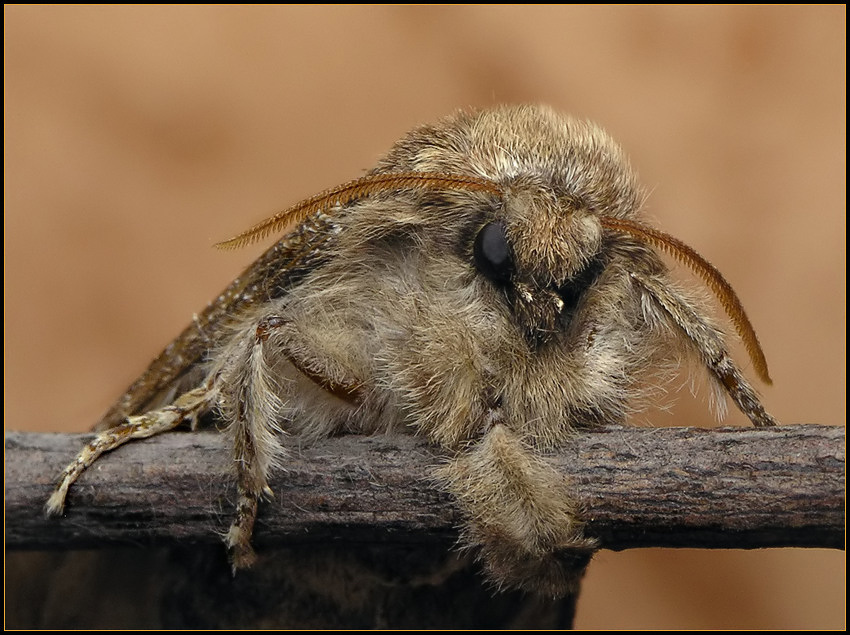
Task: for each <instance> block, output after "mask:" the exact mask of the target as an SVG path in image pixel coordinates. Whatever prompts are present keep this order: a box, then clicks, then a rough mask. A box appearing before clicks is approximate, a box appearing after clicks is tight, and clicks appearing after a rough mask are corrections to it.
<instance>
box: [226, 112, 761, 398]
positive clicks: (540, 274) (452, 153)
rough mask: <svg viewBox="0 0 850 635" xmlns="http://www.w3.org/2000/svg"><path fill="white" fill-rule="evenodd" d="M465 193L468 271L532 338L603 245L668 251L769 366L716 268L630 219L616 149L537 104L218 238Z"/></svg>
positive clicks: (635, 198) (458, 124)
mask: <svg viewBox="0 0 850 635" xmlns="http://www.w3.org/2000/svg"><path fill="white" fill-rule="evenodd" d="M411 191H414V192H416V191H418V192H435V191H436V192H459V193H462V192H468V193H475V195H476V196H477V197H478V199H481V198H482V197H481V196H480V195H481V194H482V193H483V194H484V197H483V198H485V199H486V200H488V201H489V202H490V204H489V206H488V208H487V209H486V210H483V211H482V214H481V216H480V219H479V220H480V223H479V224H478V226H476V227H475V228H474V234H473V236H474V237H473V239H472V245H471V254H470V256H471V266H472V267H474V269H475V271H476V272H477V274H478V275H481V276H482V277H484V278H486V279H487V280H488V281H489V282H490V283H492V284H493V285H496V286H497V287H498V288H499V289H500V290H502V291H503V292H504V294H505V297H506V298H507V300H508V302H509V304H510V307H511V310H512V311H513V313H514V315H515V317H516V322H517V323H518V324H519V325H521V327H522V328H523V329H524V331H525V334H526V336H527V339H528V340H529V341H530V342H532V343H533V344H535V345H539V344H541V343H543V342H545V341H546V340H547V338H548V336H549V335H550V334H551V333H553V332H555V331H557V330H559V329H563V328H564V327H565V325H566V324H567V323H568V322H569V320H570V318H571V317H572V315H573V313H574V312H575V311H576V310H577V307H579V306H580V303H581V302H582V299H583V298H584V297H585V295H586V293H587V291H588V289H589V288H590V287H591V286H592V285H593V284H594V283H595V281H596V280H597V278H598V277H599V275H600V274H601V272H602V271H603V270H604V268H605V265H606V254H605V249H604V245H605V244H606V240H608V239H612V238H613V239H615V240H616V238H617V237H619V238H620V239H622V238H623V237H627V238H628V240H632V241H638V242H640V243H642V244H643V245H645V246H650V247H654V248H656V249H658V250H661V251H666V252H667V253H669V254H671V255H673V256H674V257H675V258H677V259H678V260H680V261H681V262H683V263H684V264H686V265H688V266H689V267H690V268H691V269H693V270H694V271H695V272H696V273H697V275H699V276H700V277H701V278H702V279H703V281H704V282H705V283H706V284H707V286H708V287H709V288H710V289H711V290H712V291H713V292H714V293H715V294H716V295H717V297H718V298H719V300H720V302H721V304H722V305H723V307H724V309H725V310H726V312H727V314H728V315H729V316H730V318H731V320H732V322H733V324H734V325H735V328H736V329H737V331H738V333H739V334H740V335H741V337H742V339H743V341H744V343H745V346H746V347H747V350H748V352H749V354H750V357H751V359H752V361H753V364H754V367H755V369H756V371H757V372H758V374H759V376H760V377H761V378H762V379H763V380H765V381H766V382H768V383H769V382H770V378H769V375H768V371H767V363H766V361H765V358H764V354H763V352H762V350H761V347H760V345H759V342H758V339H757V337H756V335H755V330H754V329H753V327H752V325H751V323H750V321H749V319H748V318H747V316H746V313H745V312H744V309H743V306H742V305H741V302H740V300H739V299H738V297H737V295H736V294H735V292H734V291H733V290H732V287H731V286H730V285H729V284H728V283H727V282H726V280H725V279H724V278H723V276H722V275H721V274H720V272H719V271H718V270H717V269H716V268H714V267H713V266H712V265H711V264H710V263H709V262H707V261H706V260H705V259H704V258H702V257H701V256H700V255H699V254H698V253H697V252H696V251H695V250H693V249H692V248H690V247H689V246H687V245H685V244H684V243H682V242H681V241H679V240H677V239H676V238H673V237H672V236H669V235H667V234H665V233H663V232H660V231H658V230H656V229H653V228H651V227H648V226H646V225H644V224H643V223H641V222H639V221H638V220H636V219H635V216H636V214H637V212H638V210H639V208H640V205H641V203H642V200H643V194H642V191H641V189H640V187H639V186H638V184H637V180H636V178H635V176H634V174H633V172H632V170H631V168H630V166H629V162H628V160H627V158H626V156H625V154H624V153H623V152H622V150H621V149H620V147H619V146H618V145H617V144H616V143H615V142H614V141H613V140H611V138H610V137H608V135H607V134H606V133H605V132H604V131H603V130H602V129H601V128H599V127H597V126H595V125H594V124H591V123H588V122H583V121H578V120H575V119H572V118H570V117H564V116H563V115H560V114H558V113H556V112H555V111H552V110H551V109H548V108H545V107H537V106H524V107H502V108H496V109H492V110H487V111H482V112H478V113H464V112H461V113H458V114H456V115H454V116H453V117H450V118H448V119H446V120H444V121H442V122H440V123H438V124H436V125H433V126H423V127H421V128H418V129H415V130H413V131H412V132H411V133H409V134H408V135H407V136H406V137H404V138H403V139H402V140H401V141H399V142H398V143H396V145H395V146H394V147H393V148H392V150H391V151H390V152H389V153H388V154H387V156H386V157H385V158H384V159H383V160H382V161H381V162H380V163H379V164H378V166H377V167H376V168H375V170H373V171H372V172H371V173H370V174H368V175H367V176H364V177H362V178H360V179H356V180H354V181H350V182H348V183H345V184H343V185H341V186H339V187H336V188H332V189H330V190H326V191H325V192H322V193H320V194H318V195H316V196H314V197H311V198H309V199H306V200H304V201H302V202H300V203H298V204H297V205H295V206H293V207H291V208H289V209H287V210H284V211H283V212H280V213H278V214H276V215H274V216H272V217H270V218H268V219H266V220H264V221H262V222H261V223H259V224H257V225H255V226H254V227H252V228H250V229H248V230H247V231H245V232H243V233H241V234H239V235H237V236H235V237H233V238H231V239H229V240H227V241H224V242H222V243H219V244H218V246H219V247H221V248H226V249H227V248H236V247H240V246H243V245H246V244H249V243H252V242H255V241H257V240H260V239H262V238H264V237H265V236H267V235H269V234H271V233H277V232H280V231H283V230H284V229H285V228H288V227H293V226H295V225H297V224H299V223H301V222H302V221H303V220H304V219H306V218H307V217H308V216H310V215H313V214H316V213H318V212H323V213H331V214H332V213H334V210H341V209H343V208H345V207H346V206H348V205H350V204H354V203H356V202H358V201H361V200H363V199H366V198H369V197H373V196H377V195H382V196H386V195H388V194H392V193H394V192H396V193H398V192H411Z"/></svg>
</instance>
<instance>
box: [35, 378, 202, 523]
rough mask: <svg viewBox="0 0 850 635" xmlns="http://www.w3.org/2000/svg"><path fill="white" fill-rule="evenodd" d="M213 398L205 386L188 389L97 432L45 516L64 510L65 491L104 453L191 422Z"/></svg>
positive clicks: (67, 473) (58, 487) (64, 478)
mask: <svg viewBox="0 0 850 635" xmlns="http://www.w3.org/2000/svg"><path fill="white" fill-rule="evenodd" d="M213 398H214V396H213V393H212V391H211V390H210V388H209V387H208V386H202V387H200V388H196V389H194V390H190V391H189V392H186V393H184V394H182V395H181V396H180V397H178V398H177V399H176V400H175V401H174V403H173V404H171V405H169V406H166V407H164V408H160V409H158V410H151V411H150V412H146V413H145V414H143V415H139V416H135V417H128V418H127V421H126V422H124V423H122V424H119V425H117V426H115V427H113V428H109V429H107V430H104V431H102V432H99V433H98V434H97V436H96V437H95V438H94V439H92V441H91V442H90V443H88V444H87V445H86V446H85V447H84V448H83V449H82V450H81V451H80V453H79V454H78V455H77V458H76V459H74V461H73V462H72V463H70V464H69V465H68V466H67V467H66V468H65V470H64V471H63V472H62V476H61V477H60V479H59V482H58V483H57V485H56V489H54V490H53V494H51V496H50V498H49V499H48V500H47V504H46V505H45V511H46V512H47V514H48V515H54V514H61V513H62V510H63V509H64V507H65V499H66V497H67V495H68V488H69V487H71V485H72V484H73V483H74V481H76V480H77V478H79V476H80V475H81V474H82V473H83V472H84V471H85V470H86V469H87V468H88V467H89V466H91V465H92V464H93V463H94V462H95V461H96V460H97V459H98V457H100V455H102V454H103V453H104V452H109V451H111V450H114V449H115V448H117V447H120V446H122V445H124V444H125V443H128V442H129V441H133V440H135V439H146V438H148V437H152V436H154V435H157V434H160V433H162V432H167V431H169V430H173V429H174V428H176V427H177V426H178V425H179V424H180V423H182V422H183V421H186V420H187V419H191V420H194V419H196V418H197V417H198V415H200V414H202V413H203V412H204V411H206V410H208V409H209V408H210V406H211V403H212V400H213Z"/></svg>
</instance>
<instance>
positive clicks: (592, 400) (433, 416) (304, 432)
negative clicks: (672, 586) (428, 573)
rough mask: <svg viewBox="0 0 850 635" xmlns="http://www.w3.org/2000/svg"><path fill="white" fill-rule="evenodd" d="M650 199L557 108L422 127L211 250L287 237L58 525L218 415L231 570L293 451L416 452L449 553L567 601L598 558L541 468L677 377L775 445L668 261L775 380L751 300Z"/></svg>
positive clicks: (124, 404)
mask: <svg viewBox="0 0 850 635" xmlns="http://www.w3.org/2000/svg"><path fill="white" fill-rule="evenodd" d="M644 199H645V196H644V194H643V191H642V190H641V187H640V186H639V184H638V181H637V178H636V176H635V174H634V172H633V171H632V168H631V167H630V164H629V162H628V159H627V158H626V156H625V154H624V153H623V151H622V150H621V148H620V147H619V146H618V145H617V144H616V143H615V142H614V141H613V140H612V139H611V138H610V137H609V136H608V135H607V134H606V133H605V132H604V131H603V130H602V129H601V128H599V127H598V126H596V125H594V124H592V123H588V122H585V121H580V120H577V119H574V118H571V117H569V116H566V115H563V114H559V113H558V112H556V111H554V110H552V109H550V108H548V107H543V106H532V105H524V106H502V107H496V108H493V109H489V110H481V111H474V112H458V113H456V114H454V115H452V116H449V117H448V118H445V119H443V120H442V121H439V122H437V123H436V124H433V125H424V126H421V127H418V128H416V129H414V130H412V131H411V132H410V133H408V134H407V135H406V136H405V137H403V138H402V139H401V140H400V141H398V142H397V143H396V144H395V145H394V146H393V147H392V148H391V149H390V151H389V152H388V153H387V155H386V156H385V157H384V158H383V159H381V160H380V161H379V162H378V163H377V165H376V166H375V167H374V168H373V169H372V170H370V171H369V172H368V173H367V174H366V175H365V176H363V177H362V178H359V179H356V180H354V181H351V182H349V183H346V184H344V185H341V186H339V187H336V188H333V189H330V190H328V191H325V192H322V193H320V194H318V195H316V196H313V197H312V198H309V199H306V200H305V201H302V202H300V203H298V204H297V205H295V206H293V207H291V208H289V209H287V210H285V211H283V212H281V213H279V214H276V215H275V216H272V217H271V218H269V219H267V220H265V221H263V222H261V223H259V224H257V225H255V226H254V227H252V228H251V229H249V230H247V231H245V232H244V233H241V234H239V235H238V236H236V237H234V238H232V239H230V240H228V241H226V242H224V243H221V244H220V246H222V247H224V248H235V247H239V246H242V245H246V244H248V243H252V242H254V241H257V240H260V239H262V238H264V237H266V236H268V235H270V234H275V233H279V232H282V231H284V230H285V229H287V228H294V229H292V230H291V231H289V233H288V234H286V235H285V236H284V237H283V238H282V239H280V240H279V241H278V242H277V243H276V244H275V245H274V246H272V247H271V248H270V249H269V250H268V251H266V252H265V253H264V254H263V255H262V256H261V257H260V258H259V259H258V260H257V261H255V262H254V263H253V264H252V265H251V266H250V267H248V269H247V270H246V271H245V272H244V273H243V274H242V275H241V276H239V277H238V278H237V279H236V280H234V281H233V282H232V283H231V284H230V286H228V287H227V289H225V290H224V291H223V292H222V294H221V295H220V296H218V297H217V298H216V299H215V300H213V302H212V303H210V304H209V306H207V308H206V309H205V310H204V311H203V312H202V313H201V314H200V315H198V316H197V317H196V318H195V320H194V321H193V322H192V323H191V324H190V325H189V326H188V327H187V328H186V329H185V330H184V331H183V332H182V333H181V334H180V335H179V336H178V337H177V338H176V339H175V340H174V341H173V342H172V343H171V344H169V345H168V347H167V348H166V349H165V350H164V351H163V352H162V353H161V354H160V355H159V357H157V358H156V359H155V360H154V361H153V363H152V364H151V365H150V367H149V368H148V369H147V370H146V371H145V372H144V373H143V374H142V375H141V376H140V377H139V378H138V379H137V380H136V381H135V383H133V384H132V385H131V386H130V388H129V389H128V390H127V392H126V393H125V394H124V395H123V396H122V397H121V398H120V399H119V400H118V401H117V403H116V404H115V405H114V406H113V407H112V408H111V409H110V410H109V411H108V412H107V414H106V415H105V416H104V418H103V420H102V421H101V422H100V423H99V424H98V426H97V428H96V430H97V431H98V434H97V436H96V438H95V439H94V440H93V441H92V442H91V443H90V444H89V445H87V446H86V447H85V448H84V449H83V450H82V451H81V452H80V454H79V456H78V457H77V458H76V460H75V461H74V462H72V463H71V464H70V465H69V466H68V467H67V468H66V469H65V470H64V472H63V473H62V475H61V478H60V480H59V482H58V485H57V487H56V489H55V491H54V493H53V494H52V496H51V497H50V499H49V501H48V502H47V506H46V509H47V511H48V513H51V514H60V513H61V512H62V510H63V507H64V504H65V499H66V496H67V494H68V488H69V487H70V485H71V484H72V483H73V482H74V481H75V479H76V478H77V477H78V476H79V475H80V474H81V473H82V472H83V471H84V470H85V469H86V468H87V467H89V466H90V465H91V464H92V463H93V462H94V461H95V460H96V459H97V458H98V457H99V456H100V455H101V454H103V453H104V452H107V451H109V450H112V449H114V448H116V447H118V446H120V445H122V444H124V443H126V442H128V441H131V440H134V439H140V438H144V437H149V436H152V435H155V434H160V433H163V432H166V431H168V430H171V429H173V428H175V427H177V426H178V425H181V424H184V423H188V424H189V425H191V426H192V427H193V428H194V427H195V426H196V425H197V423H198V420H199V418H200V417H201V416H202V415H205V414H207V413H212V414H213V415H214V417H215V418H216V419H218V420H219V421H220V422H221V424H223V425H222V427H223V428H224V429H226V434H227V435H228V437H229V440H230V444H231V446H232V451H233V466H234V472H235V481H236V491H237V502H236V510H235V516H234V518H233V522H232V524H231V526H230V529H229V531H228V533H227V535H226V538H225V542H226V545H227V548H228V551H229V554H230V559H231V562H232V565H233V567H234V569H238V568H241V567H246V566H249V565H250V564H252V563H253V561H254V559H255V554H254V551H253V549H252V547H251V535H252V531H253V527H254V522H255V520H256V518H257V512H258V506H259V504H260V501H261V499H262V498H263V497H264V496H266V495H268V494H270V489H269V486H268V479H269V474H270V472H271V471H272V470H274V469H275V468H277V467H280V466H284V465H285V464H286V456H287V453H286V449H285V447H286V442H285V440H286V435H291V436H298V437H300V438H301V439H303V440H307V441H317V440H320V439H322V438H323V437H327V436H329V435H331V434H341V433H357V434H370V433H377V432H389V431H396V432H409V433H415V434H420V435H424V436H426V437H427V438H428V439H429V440H430V441H431V442H432V444H433V445H434V446H435V447H436V448H438V449H439V451H440V452H441V453H442V454H443V455H444V461H443V462H442V463H440V464H439V465H437V466H435V469H434V474H433V476H434V479H435V483H437V486H438V487H441V488H443V489H444V490H445V491H447V492H450V493H451V494H452V495H453V496H454V498H455V499H456V501H457V503H458V505H459V508H460V509H461V510H462V513H463V517H464V519H465V520H464V524H463V527H462V529H461V540H462V543H463V544H464V545H466V546H468V547H470V548H472V549H475V550H477V554H478V556H479V559H480V561H481V562H482V566H483V569H484V571H485V574H486V576H487V577H488V578H489V580H491V581H492V582H493V583H495V584H496V585H497V586H499V587H510V588H520V589H525V590H529V591H532V592H537V593H541V594H546V595H551V596H559V595H563V594H565V593H569V592H570V591H571V590H573V589H574V586H575V583H576V580H577V576H578V575H579V574H580V572H581V569H582V564H581V563H582V562H584V563H586V561H587V559H588V557H589V556H587V555H583V554H589V553H591V552H592V551H593V549H594V548H595V547H596V546H597V545H596V543H595V542H594V540H592V539H591V538H588V537H587V536H585V535H584V529H583V521H582V518H581V514H580V510H579V508H578V506H577V504H576V501H575V498H574V496H572V495H571V492H570V485H569V483H567V482H566V480H565V479H564V477H563V476H562V475H560V474H559V473H557V472H556V471H555V470H554V469H553V468H552V467H550V466H549V464H548V463H547V462H546V461H545V460H544V458H543V455H544V454H545V453H546V452H549V451H551V450H553V449H557V448H558V447H559V446H560V445H562V444H563V443H565V442H566V441H567V440H568V439H569V438H570V437H571V436H573V435H575V434H576V433H577V432H578V431H580V430H582V429H587V428H591V427H594V426H600V425H604V424H607V423H622V422H623V421H624V420H625V419H626V416H627V414H628V413H629V412H630V410H631V409H632V408H634V407H635V404H636V402H638V401H639V400H640V399H641V397H642V395H643V394H644V393H645V392H646V390H647V387H648V386H649V387H651V386H652V383H653V381H654V379H653V378H654V377H656V376H657V375H658V374H659V373H660V372H661V371H662V370H664V369H667V370H669V371H670V372H674V371H673V370H671V369H673V368H675V366H676V364H673V363H671V360H679V359H681V358H691V359H694V360H696V361H697V362H698V363H699V364H700V365H701V366H702V367H704V368H705V370H706V371H707V375H708V377H709V378H710V380H711V381H712V382H713V384H714V385H715V387H717V388H718V389H719V390H720V391H722V392H725V393H726V394H728V396H729V397H730V398H731V399H732V401H733V402H734V403H735V404H736V405H737V407H738V408H739V409H740V410H741V411H742V412H743V413H744V414H746V415H747V417H749V419H750V420H751V421H752V423H753V424H754V425H756V426H772V425H775V421H774V419H773V418H772V417H771V416H770V415H769V414H768V413H767V412H765V409H764V408H763V406H762V404H761V403H760V401H759V398H758V396H757V394H756V392H755V390H754V389H753V387H752V386H751V384H750V383H749V382H748V380H747V379H746V378H745V376H744V374H743V373H742V372H741V370H740V369H739V367H738V366H737V365H736V364H735V362H733V360H732V359H731V356H730V353H729V348H728V346H727V341H726V336H725V335H724V334H723V333H722V332H721V330H720V329H719V327H718V326H717V325H716V324H715V322H714V321H713V320H712V319H711V318H710V317H709V311H708V309H707V308H706V306H705V304H704V301H703V300H701V299H700V296H699V295H697V294H695V293H694V291H692V290H688V289H685V288H682V287H680V286H679V285H677V284H676V283H674V282H673V281H672V279H671V277H670V273H669V270H668V267H667V265H666V264H665V262H664V260H663V259H662V258H661V255H660V254H661V252H667V253H668V254H670V255H672V256H673V257H674V258H675V259H678V260H679V261H681V262H683V263H684V264H686V265H687V266H688V267H690V268H691V269H692V270H693V271H694V272H695V273H696V274H697V275H698V277H699V278H701V279H702V280H703V281H704V282H705V284H706V285H707V286H708V288H709V289H710V290H711V291H712V292H714V294H715V295H716V296H717V298H718V299H719V301H720V303H721V304H722V306H723V308H724V309H725V311H726V313H727V314H728V315H729V317H730V319H731V322H732V324H733V325H734V327H735V329H736V331H737V332H738V334H739V335H740V336H741V338H742V340H743V342H744V344H745V346H746V349H747V351H748V353H749V356H750V358H751V360H752V364H753V367H754V370H755V372H756V374H757V375H758V376H759V377H760V378H761V379H762V380H764V381H765V382H767V383H770V377H769V374H768V368H767V363H766V361H765V358H764V354H763V352H762V349H761V346H760V345H759V342H758V339H757V337H756V334H755V331H754V330H753V327H752V325H751V323H750V321H749V320H748V318H747V316H746V314H745V312H744V309H743V307H742V305H741V303H740V301H739V300H738V298H737V296H736V295H735V293H734V291H733V290H732V288H731V286H730V285H729V284H728V283H727V282H726V280H724V278H723V276H722V275H721V274H720V273H719V272H718V271H717V269H716V268H715V267H713V266H712V265H711V264H710V263H709V262H707V261H706V260H705V259H704V258H703V257H702V256H700V255H699V254H698V253H697V252H696V251H695V250H693V249H692V248H690V247H689V246H687V245H686V244H684V243H682V242H681V241H679V240H677V239H676V238H674V237H672V236H670V235H668V234H666V233H663V232H661V231H659V230H658V229H655V228H653V227H651V226H650V225H648V224H647V223H646V221H644V220H642V218H641V207H642V205H643V203H644ZM577 570H578V571H579V574H577V573H576V571H577Z"/></svg>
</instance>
